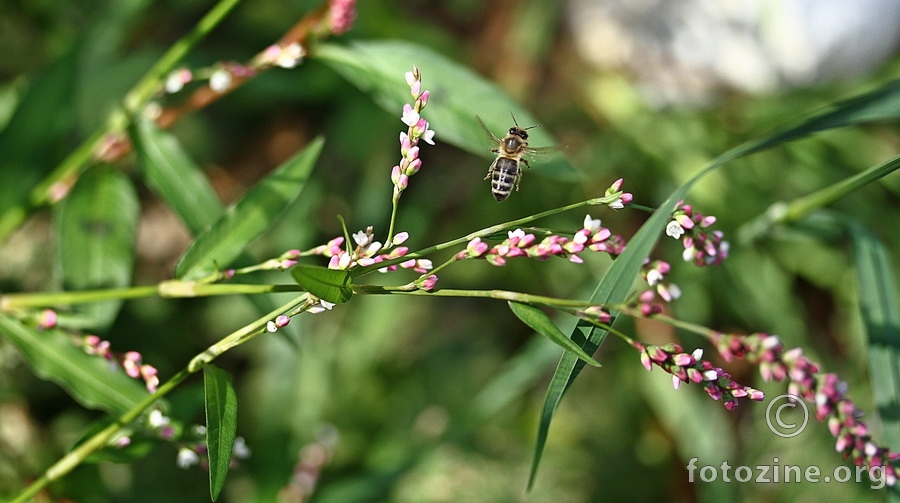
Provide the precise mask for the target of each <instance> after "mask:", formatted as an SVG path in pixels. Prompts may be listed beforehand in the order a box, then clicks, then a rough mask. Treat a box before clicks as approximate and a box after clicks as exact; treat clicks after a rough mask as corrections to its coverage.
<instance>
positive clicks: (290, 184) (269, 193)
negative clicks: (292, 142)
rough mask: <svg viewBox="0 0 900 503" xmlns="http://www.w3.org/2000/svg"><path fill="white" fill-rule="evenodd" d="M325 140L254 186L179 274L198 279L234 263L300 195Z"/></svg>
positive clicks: (195, 249)
mask: <svg viewBox="0 0 900 503" xmlns="http://www.w3.org/2000/svg"><path fill="white" fill-rule="evenodd" d="M322 144H323V140H322V139H321V138H317V139H315V140H314V141H313V142H312V143H310V144H309V145H308V146H307V147H306V149H304V150H303V151H302V152H300V153H299V154H298V155H296V156H295V157H293V158H292V159H290V160H288V161H287V162H285V163H284V164H282V165H281V166H280V167H279V168H278V169H276V170H275V171H274V172H273V173H272V174H270V175H269V176H267V177H266V178H265V179H264V180H262V181H261V182H260V183H258V184H257V185H256V186H254V187H253V188H252V189H250V191H249V192H248V193H247V194H246V195H245V196H244V197H243V198H242V199H241V200H240V201H238V202H237V203H236V204H235V205H234V206H232V207H231V208H229V209H228V211H226V212H225V214H224V215H222V217H221V218H219V220H218V221H217V222H216V223H215V224H213V226H212V227H211V228H210V229H209V230H207V231H206V232H204V233H203V234H201V235H200V236H199V237H198V238H197V240H196V241H194V244H192V245H191V247H190V248H189V249H188V251H187V253H185V255H184V257H182V259H181V261H180V262H179V263H178V266H177V267H176V269H175V276H176V277H178V278H179V279H184V280H197V279H201V278H203V277H205V276H208V275H210V274H212V273H215V272H216V270H217V269H218V268H224V267H227V266H228V265H230V264H231V262H232V261H233V260H234V259H235V258H236V257H238V256H239V255H240V254H241V252H242V251H243V250H244V248H246V247H247V245H249V244H250V242H251V241H253V240H254V239H256V238H257V237H259V235H260V234H262V233H263V232H265V231H266V229H268V228H269V226H271V225H272V223H273V222H274V221H275V219H276V218H277V217H278V216H279V215H280V214H281V212H282V210H284V209H285V208H286V207H287V206H288V205H289V204H290V203H291V202H293V201H294V200H295V199H296V198H297V196H298V195H299V194H300V191H301V190H302V189H303V187H304V185H305V184H306V180H307V178H308V177H309V174H310V172H311V171H312V168H313V166H315V163H316V160H317V159H318V158H319V153H321V151H322Z"/></svg>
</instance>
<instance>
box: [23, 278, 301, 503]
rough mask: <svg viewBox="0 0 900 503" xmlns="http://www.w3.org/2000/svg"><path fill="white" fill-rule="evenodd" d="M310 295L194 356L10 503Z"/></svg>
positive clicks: (34, 491) (61, 471)
mask: <svg viewBox="0 0 900 503" xmlns="http://www.w3.org/2000/svg"><path fill="white" fill-rule="evenodd" d="M308 298H309V295H308V294H306V293H304V294H303V295H300V296H298V297H296V298H294V299H292V300H291V301H290V302H287V303H285V304H284V305H282V306H280V307H278V308H276V309H275V310H273V311H272V312H270V313H268V314H266V315H265V316H263V317H261V318H259V319H257V320H256V321H254V322H253V323H250V324H249V325H247V326H245V327H243V328H241V329H239V330H236V331H235V332H232V333H231V334H229V335H228V336H226V337H224V338H222V339H221V340H220V341H219V342H217V343H215V344H213V345H212V346H210V347H209V348H207V349H206V351H204V352H202V353H200V354H198V355H197V356H195V357H194V358H192V359H191V361H190V363H188V365H187V366H186V367H185V368H184V369H182V370H180V371H179V372H178V373H177V374H175V375H174V376H172V377H171V378H169V380H167V381H166V382H165V383H163V384H161V385H160V387H159V389H157V390H156V392H155V393H153V394H152V395H149V396H147V398H145V399H144V400H142V401H141V402H140V403H138V404H137V405H135V406H134V407H133V408H132V409H131V410H129V411H128V412H126V413H124V414H122V415H121V416H120V417H119V418H118V419H117V420H116V421H115V422H114V423H113V424H110V425H109V426H107V427H106V428H103V429H102V430H101V431H99V432H97V433H96V434H94V435H93V436H92V437H91V438H89V439H87V440H86V441H85V442H84V443H82V444H80V445H79V446H78V447H76V448H75V449H73V450H72V451H71V452H69V453H68V454H66V455H65V456H63V457H62V458H60V459H59V461H57V462H56V463H54V464H53V466H51V467H50V468H48V469H47V471H45V472H44V474H43V475H41V476H40V477H39V478H38V479H37V480H35V481H34V482H33V483H32V484H31V485H29V486H28V487H26V488H25V489H24V490H23V491H22V492H21V493H19V495H18V496H16V497H15V498H14V499H12V500H11V501H10V503H25V502H26V501H28V500H30V499H31V498H33V497H34V496H36V495H37V494H38V493H39V492H40V491H41V490H42V489H43V488H45V487H46V486H47V485H48V484H50V483H51V482H53V481H55V480H59V479H60V478H61V477H63V476H65V475H66V474H68V473H69V472H71V471H72V470H73V469H75V467H77V466H78V465H80V464H81V463H82V462H84V460H85V459H87V457H88V456H90V455H91V454H93V453H94V452H97V451H99V450H100V449H102V448H104V447H106V446H107V445H109V442H110V441H111V440H112V439H114V438H115V436H116V434H118V433H119V432H120V431H121V430H122V429H123V428H125V427H127V426H128V425H129V424H131V423H132V422H133V421H134V420H136V419H138V418H139V417H141V415H142V414H144V413H145V412H146V411H147V410H149V409H150V408H151V407H152V406H153V405H154V404H155V403H156V402H157V401H158V400H160V399H161V398H163V397H164V396H166V395H167V394H169V392H170V391H172V390H173V389H175V387H176V386H178V385H179V384H181V383H182V382H183V381H184V380H185V379H187V378H188V377H189V376H190V375H191V374H193V373H195V372H197V371H198V370H200V369H202V368H203V365H205V364H207V363H209V362H211V361H213V360H214V359H215V358H216V357H218V356H219V355H221V354H222V353H224V352H225V351H228V350H229V349H231V348H233V347H235V346H238V345H240V344H242V343H244V342H247V341H248V340H250V339H252V338H253V337H255V336H257V335H259V334H261V333H265V332H266V330H265V326H266V323H268V322H269V320H271V319H272V318H274V317H276V316H278V315H279V314H282V313H285V312H288V311H291V310H293V309H295V308H297V307H298V306H301V305H303V304H304V303H306V301H307V299H308Z"/></svg>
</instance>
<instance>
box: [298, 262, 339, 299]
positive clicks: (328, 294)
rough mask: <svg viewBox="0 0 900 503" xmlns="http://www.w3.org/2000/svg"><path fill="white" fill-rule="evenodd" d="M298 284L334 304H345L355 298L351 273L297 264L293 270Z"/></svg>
mask: <svg viewBox="0 0 900 503" xmlns="http://www.w3.org/2000/svg"><path fill="white" fill-rule="evenodd" d="M291 275H292V276H294V279H295V280H297V284H298V285H300V286H302V287H303V289H304V290H306V291H307V292H309V293H311V294H313V295H315V296H316V297H318V298H320V299H322V300H324V301H326V302H331V303H332V304H343V303H344V302H347V301H348V300H350V297H352V296H353V290H351V289H350V286H349V285H350V271H345V270H340V269H328V268H327V267H320V266H315V265H306V264H297V265H295V266H294V267H292V268H291Z"/></svg>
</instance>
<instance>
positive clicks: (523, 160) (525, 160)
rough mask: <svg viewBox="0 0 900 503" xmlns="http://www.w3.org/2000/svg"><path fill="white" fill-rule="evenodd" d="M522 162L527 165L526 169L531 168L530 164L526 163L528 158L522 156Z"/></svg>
mask: <svg viewBox="0 0 900 503" xmlns="http://www.w3.org/2000/svg"><path fill="white" fill-rule="evenodd" d="M522 162H523V163H525V166H527V167H528V169H531V164H528V160H527V159H525V158H524V157H523V158H522Z"/></svg>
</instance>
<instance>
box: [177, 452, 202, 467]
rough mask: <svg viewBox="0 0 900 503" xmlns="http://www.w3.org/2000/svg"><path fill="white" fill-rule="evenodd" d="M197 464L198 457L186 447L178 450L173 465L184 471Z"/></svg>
mask: <svg viewBox="0 0 900 503" xmlns="http://www.w3.org/2000/svg"><path fill="white" fill-rule="evenodd" d="M199 462H200V456H198V455H197V453H196V452H194V451H193V450H191V449H188V448H187V447H182V448H180V449H178V457H177V458H176V460H175V464H177V465H178V467H179V468H181V469H184V470H186V469H188V468H190V467H192V466H194V465H196V464H197V463H199Z"/></svg>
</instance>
